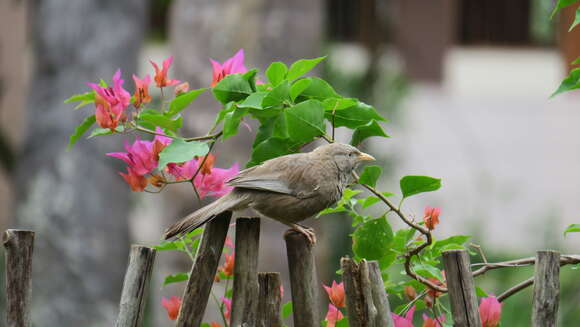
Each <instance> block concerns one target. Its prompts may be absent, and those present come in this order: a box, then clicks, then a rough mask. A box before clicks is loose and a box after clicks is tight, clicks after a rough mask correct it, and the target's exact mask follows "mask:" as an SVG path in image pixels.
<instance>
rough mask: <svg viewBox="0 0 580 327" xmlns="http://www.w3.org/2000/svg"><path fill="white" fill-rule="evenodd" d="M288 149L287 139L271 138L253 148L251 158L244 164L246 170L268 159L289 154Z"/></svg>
mask: <svg viewBox="0 0 580 327" xmlns="http://www.w3.org/2000/svg"><path fill="white" fill-rule="evenodd" d="M289 149H290V146H289V144H288V140H287V139H282V138H278V137H271V138H269V139H267V140H265V141H263V142H260V143H259V144H258V145H257V146H256V147H254V149H253V151H252V157H251V159H250V161H249V162H248V163H247V164H246V168H249V167H252V166H255V165H259V164H261V163H262V162H264V161H266V160H268V159H272V158H276V157H279V156H283V155H285V154H288V153H290V151H289Z"/></svg>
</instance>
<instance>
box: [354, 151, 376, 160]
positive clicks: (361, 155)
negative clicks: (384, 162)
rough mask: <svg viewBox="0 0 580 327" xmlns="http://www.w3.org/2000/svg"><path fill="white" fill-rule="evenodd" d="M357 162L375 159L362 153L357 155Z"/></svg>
mask: <svg viewBox="0 0 580 327" xmlns="http://www.w3.org/2000/svg"><path fill="white" fill-rule="evenodd" d="M358 160H360V161H375V160H376V159H375V157H373V156H371V155H370V154H367V153H364V152H362V153H361V154H359V155H358Z"/></svg>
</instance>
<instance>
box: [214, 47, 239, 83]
mask: <svg viewBox="0 0 580 327" xmlns="http://www.w3.org/2000/svg"><path fill="white" fill-rule="evenodd" d="M209 61H211V65H212V66H213V80H212V81H211V87H214V86H216V84H217V83H219V81H221V80H222V79H224V77H226V76H227V75H230V74H237V73H241V74H243V73H245V72H247V71H248V69H247V68H246V66H244V49H240V50H238V52H236V54H235V55H234V56H233V57H231V58H230V59H228V60H226V61H225V62H224V63H223V65H222V64H220V63H219V62H217V61H215V60H213V59H210V60H209Z"/></svg>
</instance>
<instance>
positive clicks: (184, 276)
mask: <svg viewBox="0 0 580 327" xmlns="http://www.w3.org/2000/svg"><path fill="white" fill-rule="evenodd" d="M188 279H189V274H188V273H179V274H175V275H169V276H167V277H165V279H164V280H163V286H165V285H168V284H173V283H179V282H183V281H186V280H188Z"/></svg>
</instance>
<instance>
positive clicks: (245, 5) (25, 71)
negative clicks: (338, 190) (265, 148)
mask: <svg viewBox="0 0 580 327" xmlns="http://www.w3.org/2000/svg"><path fill="white" fill-rule="evenodd" d="M553 5H554V2H553V1H552V0H510V1H502V0H487V1H478V0H432V1H422V0H359V1H353V0H326V1H322V0H319V1H312V0H294V1H284V0H269V1H265V0H238V1H233V0H229V1H228V0H150V1H143V0H124V1H116V0H98V1H97V0H75V1H67V0H43V1H26V0H0V229H1V230H4V229H6V228H15V227H17V228H30V229H33V230H34V231H36V233H37V234H36V248H35V257H34V262H33V264H34V275H33V321H34V324H35V326H106V325H111V324H112V323H113V321H114V320H115V318H116V314H117V310H118V309H117V307H118V301H119V296H120V291H121V285H122V279H123V276H124V272H125V268H126V263H127V256H128V250H129V245H130V244H131V243H142V244H147V245H153V244H157V243H158V242H159V238H160V235H161V232H162V231H163V229H164V228H165V227H166V226H168V225H169V224H170V223H171V222H172V221H175V220H176V219H177V218H178V217H180V216H182V215H183V214H185V213H187V212H189V211H191V210H193V209H195V208H196V207H197V203H196V201H194V196H193V194H192V193H191V189H190V188H189V187H183V188H181V187H178V186H176V187H172V188H170V189H167V190H165V191H164V192H163V193H162V194H130V192H129V188H128V187H127V185H126V184H125V183H124V181H123V180H122V179H121V177H120V176H118V175H117V171H119V170H120V169H121V165H120V163H119V162H116V160H114V159H111V158H108V157H105V156H104V153H106V152H111V151H120V150H121V149H122V142H123V140H122V138H120V137H106V138H99V139H96V140H84V141H82V142H80V144H78V145H77V146H76V147H75V148H74V149H73V150H72V151H70V152H66V151H65V148H66V144H67V142H68V136H69V135H70V134H71V133H72V132H73V130H74V127H75V126H76V125H77V124H78V123H80V121H81V120H82V119H83V118H84V117H85V116H87V113H86V111H87V110H88V111H91V110H92V108H90V107H86V108H83V109H79V110H77V111H73V105H65V104H63V100H64V99H66V98H68V97H69V96H70V95H72V94H74V93H80V92H85V91H87V90H88V87H87V85H86V82H93V81H98V80H99V79H101V78H102V79H105V80H108V79H110V77H111V76H112V74H113V73H114V71H115V70H116V69H117V68H118V67H120V68H121V69H122V70H123V76H124V79H125V81H126V83H125V86H126V87H127V89H129V91H130V92H132V91H133V89H132V87H133V86H132V84H133V83H132V81H131V74H132V73H136V74H137V75H139V76H143V75H145V74H147V73H149V74H151V73H152V67H151V66H150V64H149V60H150V59H151V60H154V61H156V62H160V61H161V60H162V59H164V58H166V57H168V56H169V55H173V56H174V57H175V62H174V66H173V70H172V75H173V76H174V77H175V78H177V79H180V80H184V81H188V82H189V83H190V85H191V87H192V88H199V87H207V86H208V85H209V84H210V82H211V73H212V72H211V66H210V63H209V58H210V57H211V58H214V59H216V60H218V61H223V60H225V59H227V58H229V57H230V56H232V55H233V54H234V53H235V51H237V50H238V49H239V48H244V50H245V52H246V63H247V66H248V67H257V68H259V69H261V70H262V71H263V70H264V69H265V68H266V67H267V66H268V65H269V63H271V62H272V61H278V60H281V61H284V62H286V63H287V64H289V63H291V62H293V61H294V60H297V59H301V58H314V57H318V56H322V55H328V59H327V60H326V61H325V63H324V65H323V67H321V68H320V69H319V71H318V72H317V73H318V74H320V75H322V76H323V77H324V78H325V79H327V80H329V81H330V82H331V84H333V85H335V86H336V88H337V90H338V91H339V92H340V93H341V94H343V95H345V96H354V97H360V98H363V99H365V101H367V102H369V103H372V104H373V105H375V106H376V107H377V109H379V110H380V111H381V112H382V113H383V114H384V115H385V116H386V117H387V118H389V120H390V121H389V122H388V123H387V124H386V125H385V129H386V131H387V133H388V134H389V135H390V136H391V137H392V138H390V139H388V140H386V141H384V140H382V141H381V142H380V143H378V142H377V143H373V142H372V140H371V141H367V142H366V143H365V144H364V145H363V146H364V147H365V150H366V151H367V152H369V153H371V154H373V155H374V156H376V157H377V158H379V160H380V164H381V165H383V166H384V168H385V175H384V176H383V179H382V182H381V186H380V189H381V190H383V191H392V192H396V191H397V190H398V181H399V179H400V178H401V177H402V176H404V175H411V174H420V175H429V176H434V177H440V178H442V180H443V187H442V189H441V190H440V191H438V192H435V193H429V194H425V195H421V196H417V197H416V198H412V199H410V200H408V201H407V202H406V206H405V209H406V210H408V211H409V212H411V213H412V214H414V215H415V216H417V217H419V218H420V216H421V215H422V210H423V207H424V206H426V205H430V206H437V207H440V208H441V209H442V215H441V221H442V223H441V225H440V227H438V229H437V231H436V237H438V238H444V237H448V236H451V235H455V234H469V235H473V239H472V241H473V243H476V244H479V245H481V246H482V247H483V249H484V251H485V253H486V255H487V256H488V259H489V260H490V261H497V260H504V259H512V258H519V257H527V256H533V255H534V253H535V251H536V250H539V249H546V248H550V249H556V250H560V251H562V252H575V253H577V252H578V251H577V249H578V246H579V245H580V241H579V238H578V236H574V235H573V234H572V235H569V236H568V237H567V238H564V237H563V235H562V231H563V230H564V229H565V227H566V226H567V225H568V224H571V223H580V214H579V213H580V212H579V211H578V196H579V195H580V183H579V182H578V181H579V180H580V170H579V169H578V167H579V166H580V150H579V143H580V129H579V128H578V126H579V125H578V123H579V122H580V108H579V105H578V104H579V103H580V99H579V98H578V96H577V95H576V94H574V93H572V94H564V95H560V96H558V97H556V98H554V99H549V96H550V94H551V93H552V92H553V91H554V90H555V89H556V88H557V86H558V85H559V83H560V81H561V79H562V78H563V77H564V76H565V74H566V72H567V71H568V69H569V67H568V65H567V64H566V63H569V62H571V61H572V60H573V59H575V58H576V57H578V56H579V55H580V42H579V41H580V29H577V30H574V31H572V32H571V33H568V32H567V29H568V26H569V25H570V22H571V21H572V20H573V16H574V12H575V10H576V8H575V7H569V8H567V9H566V10H564V11H563V12H562V13H561V14H560V15H559V17H556V18H555V19H554V20H550V19H549V15H550V11H551V9H552V7H553ZM218 109H219V106H218V104H217V102H215V101H212V100H211V99H210V97H209V96H207V97H205V98H203V97H201V98H200V99H199V100H197V101H196V102H195V104H194V106H193V107H192V108H190V109H189V111H188V112H187V113H186V115H185V120H186V121H187V128H186V133H188V134H190V135H192V136H193V135H200V134H202V133H205V131H206V129H207V126H208V122H209V121H211V120H213V116H214V115H215V113H216V112H217V110H218ZM242 130H243V131H242V132H240V135H238V136H237V137H236V138H235V139H233V140H231V141H228V142H227V143H220V144H218V146H217V147H216V154H217V157H218V163H217V166H218V167H226V166H227V167H229V166H230V165H231V164H232V163H233V162H239V163H241V164H243V163H245V161H246V160H247V159H248V156H249V153H250V151H249V149H250V146H251V141H252V140H253V133H252V132H250V131H247V130H245V129H242ZM339 136H340V137H343V138H344V140H345V141H346V140H348V139H349V138H348V135H345V133H344V132H342V133H339ZM210 201H211V200H210ZM391 220H392V223H393V225H395V226H398V227H399V226H401V225H400V224H399V222H397V221H396V220H395V219H394V218H393V219H391ZM307 224H308V225H311V226H313V227H314V228H315V229H316V231H317V233H318V235H319V240H320V242H319V244H318V245H317V248H316V254H317V260H318V270H319V275H320V281H321V282H323V283H325V284H329V283H330V282H331V281H332V279H335V278H338V277H337V276H336V275H335V271H336V270H337V269H338V262H339V261H338V260H339V258H340V257H341V256H343V255H346V254H348V253H349V249H350V238H349V236H348V235H349V233H350V232H351V230H350V219H349V218H348V217H343V216H326V217H324V218H323V219H318V220H311V221H308V222H307ZM285 229H286V228H285V227H284V226H282V225H280V224H278V223H276V222H271V221H263V224H262V241H261V250H260V251H261V252H260V270H262V271H280V272H281V273H282V276H284V277H285V278H287V275H288V270H287V266H286V256H285V246H284V243H283V239H282V234H283V232H284V230H285ZM2 254H3V253H0V261H1V260H2V259H1V257H2ZM477 260H480V259H479V258H478V257H474V258H472V261H477ZM187 265H188V262H187V258H185V257H184V256H181V255H180V254H172V253H166V252H163V253H159V255H158V257H157V262H156V266H155V272H154V274H155V277H154V280H153V283H152V287H151V289H150V293H149V302H150V303H149V305H148V309H147V326H170V325H172V324H171V322H170V321H169V320H168V319H167V316H166V314H165V312H164V311H163V308H162V307H161V305H160V301H161V297H162V296H171V295H181V290H182V288H183V286H184V285H183V284H175V285H171V286H168V287H161V285H162V280H163V277H164V276H165V275H167V274H169V273H178V272H182V271H186V270H188V269H189V267H188V266H187ZM2 269H3V265H2V266H0V274H2ZM531 272H532V270H531V269H512V270H510V269H503V270H501V271H494V272H490V273H488V274H487V275H486V276H484V277H480V279H478V281H477V282H478V285H480V286H482V287H483V288H484V289H486V290H487V291H488V292H491V293H496V294H499V293H501V292H503V291H504V290H505V289H507V288H508V287H509V286H511V285H513V284H515V283H517V282H519V281H521V280H524V279H526V278H527V277H528V276H529V275H530V274H531ZM392 275H393V276H394V277H393V278H399V276H398V273H395V274H392ZM578 277H579V275H578V271H577V270H572V269H570V268H565V269H563V271H562V277H561V279H562V294H561V299H562V300H561V304H560V308H561V309H560V312H559V314H560V319H559V321H560V323H561V326H575V325H577V321H578V320H579V319H580V310H579V309H580V308H578V303H580V292H579V291H578V290H579V289H578V286H577V283H575V282H574V281H577V280H578ZM284 284H285V286H286V289H288V290H289V284H288V283H287V281H285V282H284ZM216 291H217V292H218V294H219V292H220V290H219V285H218V287H217V289H216ZM321 291H322V289H321ZM2 294H3V292H0V307H1V306H2V305H3V300H2V298H3V295H2ZM289 299H290V295H289V291H287V292H286V295H285V298H284V302H286V301H288V300H289ZM393 301H394V302H395V303H393V307H396V304H397V303H396V302H397V300H396V299H393ZM503 308H504V317H503V320H502V322H503V325H504V326H529V319H530V315H531V292H530V290H528V291H526V292H522V293H520V294H518V295H516V296H513V297H512V298H510V299H509V300H507V301H506V302H505V304H504V307H503ZM2 311H3V310H2ZM207 311H208V313H207V321H212V320H217V317H218V315H217V312H216V311H215V306H214V305H213V304H210V306H209V307H208V310H207ZM2 323H3V321H2V322H0V326H1V324H2Z"/></svg>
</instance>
